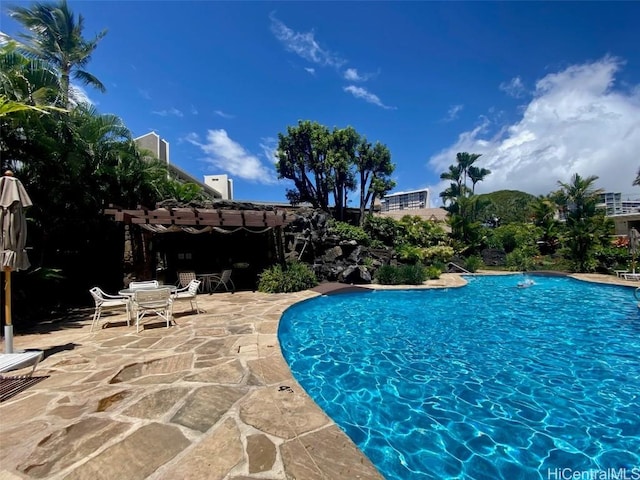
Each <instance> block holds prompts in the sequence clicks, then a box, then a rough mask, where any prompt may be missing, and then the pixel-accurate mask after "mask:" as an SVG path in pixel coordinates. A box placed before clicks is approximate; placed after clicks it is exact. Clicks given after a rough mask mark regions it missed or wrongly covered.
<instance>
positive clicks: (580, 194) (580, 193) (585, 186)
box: [558, 173, 603, 221]
mask: <svg viewBox="0 0 640 480" xmlns="http://www.w3.org/2000/svg"><path fill="white" fill-rule="evenodd" d="M596 180H598V177H597V176H595V175H591V176H589V177H586V178H582V177H581V176H580V175H579V174H577V173H576V174H574V175H573V176H572V177H571V181H570V182H569V183H563V182H560V181H559V182H558V185H560V188H561V190H562V196H563V197H564V200H565V201H566V204H567V208H568V210H569V213H568V218H572V219H574V220H576V221H580V220H582V219H583V218H585V217H587V216H592V215H593V213H594V212H595V209H596V205H597V203H598V196H599V195H600V194H601V193H602V192H603V190H602V189H596V188H594V186H593V184H594V183H595V181H596Z"/></svg>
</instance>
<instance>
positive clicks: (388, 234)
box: [364, 215, 400, 248]
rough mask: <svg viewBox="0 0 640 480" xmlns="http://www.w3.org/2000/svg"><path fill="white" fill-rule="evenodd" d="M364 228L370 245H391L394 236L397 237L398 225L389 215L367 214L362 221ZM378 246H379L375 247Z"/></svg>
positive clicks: (393, 241)
mask: <svg viewBox="0 0 640 480" xmlns="http://www.w3.org/2000/svg"><path fill="white" fill-rule="evenodd" d="M364 230H365V232H367V234H369V236H370V237H371V239H372V244H371V246H373V245H374V242H375V243H376V245H387V246H389V247H392V246H393V245H394V244H395V240H396V238H398V237H399V231H400V227H399V226H398V222H397V221H395V220H394V219H393V218H389V217H374V216H373V215H367V217H366V218H365V221H364ZM376 248H379V247H376Z"/></svg>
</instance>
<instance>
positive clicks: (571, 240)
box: [558, 173, 609, 272]
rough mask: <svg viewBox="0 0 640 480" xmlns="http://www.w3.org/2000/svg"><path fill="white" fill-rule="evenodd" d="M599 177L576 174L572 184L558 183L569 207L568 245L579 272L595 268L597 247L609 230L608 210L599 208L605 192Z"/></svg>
mask: <svg viewBox="0 0 640 480" xmlns="http://www.w3.org/2000/svg"><path fill="white" fill-rule="evenodd" d="M597 179H598V177H596V176H595V175H592V176H589V177H586V178H582V177H581V176H580V175H578V174H577V173H576V174H574V175H573V176H572V177H571V181H570V182H569V183H563V182H558V185H560V189H561V190H560V196H561V199H562V200H563V203H564V204H566V206H567V207H566V208H567V221H566V238H565V244H566V245H567V247H568V251H569V259H570V260H571V261H572V263H573V268H574V270H576V271H578V272H589V271H593V270H594V269H595V264H596V262H595V257H594V253H595V248H596V247H597V246H598V245H599V244H600V243H601V240H602V237H603V236H606V235H607V234H608V233H609V232H608V231H607V229H608V228H609V225H608V223H607V222H606V221H604V212H602V211H600V212H598V211H597V209H596V205H597V204H598V197H599V195H600V193H602V190H601V189H596V188H595V187H594V183H595V181H596V180H597ZM600 217H602V218H600Z"/></svg>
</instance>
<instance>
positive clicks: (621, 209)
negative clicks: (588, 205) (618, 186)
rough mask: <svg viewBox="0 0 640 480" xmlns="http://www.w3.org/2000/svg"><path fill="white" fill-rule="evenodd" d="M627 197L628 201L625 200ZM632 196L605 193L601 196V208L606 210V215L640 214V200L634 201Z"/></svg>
mask: <svg viewBox="0 0 640 480" xmlns="http://www.w3.org/2000/svg"><path fill="white" fill-rule="evenodd" d="M623 197H626V199H623ZM631 197H632V195H631V194H624V195H623V194H622V193H620V192H605V193H601V194H600V201H599V206H600V207H601V208H604V209H605V215H607V216H613V215H623V214H626V213H636V212H640V198H637V196H636V198H635V199H632V198H631Z"/></svg>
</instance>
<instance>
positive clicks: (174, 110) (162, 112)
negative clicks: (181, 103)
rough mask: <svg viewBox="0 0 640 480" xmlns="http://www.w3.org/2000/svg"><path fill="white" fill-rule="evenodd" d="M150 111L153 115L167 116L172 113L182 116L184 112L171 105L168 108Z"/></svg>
mask: <svg viewBox="0 0 640 480" xmlns="http://www.w3.org/2000/svg"><path fill="white" fill-rule="evenodd" d="M151 113H153V114H154V115H159V116H161V117H168V116H169V115H173V116H175V117H178V118H182V117H184V113H182V111H180V110H178V109H177V108H173V107H172V108H170V109H168V110H154V111H152V112H151Z"/></svg>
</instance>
